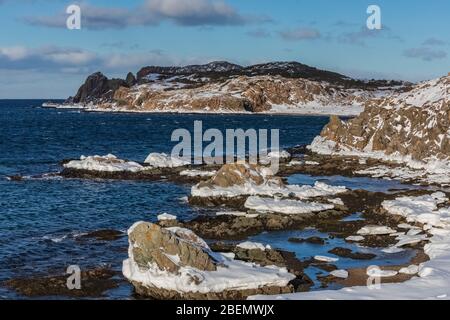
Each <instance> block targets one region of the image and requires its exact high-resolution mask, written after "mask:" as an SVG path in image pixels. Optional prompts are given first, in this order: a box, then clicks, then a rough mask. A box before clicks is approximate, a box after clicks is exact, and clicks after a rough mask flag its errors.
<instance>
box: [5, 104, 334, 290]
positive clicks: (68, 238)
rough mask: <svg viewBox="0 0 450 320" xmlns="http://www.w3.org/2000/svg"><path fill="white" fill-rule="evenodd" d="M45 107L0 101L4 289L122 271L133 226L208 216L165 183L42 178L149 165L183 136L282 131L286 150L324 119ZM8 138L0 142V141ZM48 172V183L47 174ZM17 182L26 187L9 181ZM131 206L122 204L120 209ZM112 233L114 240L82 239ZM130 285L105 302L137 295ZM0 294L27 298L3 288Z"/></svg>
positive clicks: (181, 189) (184, 191) (183, 191)
mask: <svg viewBox="0 0 450 320" xmlns="http://www.w3.org/2000/svg"><path fill="white" fill-rule="evenodd" d="M43 102H44V101H42V100H35V101H33V100H18V101H15V100H2V101H0V128H1V129H0V130H1V131H2V132H1V136H2V140H1V146H2V151H3V152H2V153H1V155H0V192H1V195H2V196H1V201H0V207H1V209H0V211H1V212H2V214H1V215H0V230H1V232H0V245H1V247H2V250H1V256H0V260H1V261H2V264H1V266H0V283H3V281H6V280H8V279H11V278H20V277H30V276H47V275H51V274H61V273H62V274H64V273H65V270H66V268H67V267H68V266H69V265H73V264H77V265H80V266H81V268H82V270H83V269H84V268H95V267H100V266H108V267H109V266H111V267H112V268H113V269H114V270H116V271H119V272H120V270H121V264H122V260H124V259H125V258H126V256H127V252H126V248H127V237H126V235H125V233H123V232H125V231H126V230H127V229H128V228H129V227H130V226H131V225H132V224H133V223H134V222H135V221H139V220H146V221H156V217H157V215H159V214H161V213H164V212H167V213H170V214H175V215H177V216H178V217H179V218H180V219H186V220H189V219H192V218H194V217H196V216H197V215H198V214H199V213H200V212H201V211H202V209H199V208H196V207H191V206H190V205H188V204H187V203H186V201H185V197H186V196H187V195H188V194H189V193H190V186H189V185H180V184H174V183H169V182H161V181H157V182H133V181H95V180H93V181H87V180H77V179H61V178H60V177H49V176H46V175H45V174H48V173H52V172H57V171H59V170H61V168H62V167H61V165H60V162H61V161H62V160H64V159H77V158H79V157H80V155H83V154H84V155H93V154H102V155H103V154H108V153H114V154H116V155H117V156H120V157H122V158H126V159H132V160H136V161H143V160H144V159H145V157H146V156H147V155H148V154H149V153H150V152H169V153H170V150H171V148H172V146H173V145H170V135H171V133H172V131H173V130H174V129H177V128H193V123H194V121H195V120H202V121H203V124H204V127H205V128H218V129H221V130H225V129H227V128H243V129H248V128H267V129H270V128H274V129H280V144H281V147H289V146H294V145H296V144H307V143H309V142H311V141H312V140H313V138H314V137H315V136H316V135H317V134H318V133H319V132H320V130H321V128H322V127H323V126H324V125H325V124H326V123H327V122H328V117H309V116H306V117H305V116H270V115H172V114H127V113H123V114H122V113H121V114H115V113H101V112H95V113H88V112H80V111H78V110H56V109H43V108H41V105H42V103H43ZM3 137H4V138H3ZM43 174H44V176H42V175H43ZM13 175H21V176H24V177H25V178H24V180H23V181H9V180H8V179H7V176H13ZM123 199H126V201H123ZM111 229H112V230H116V231H119V233H121V234H120V236H118V239H117V240H116V241H106V240H100V241H97V239H96V238H92V237H85V235H86V234H88V233H91V232H94V231H99V230H111ZM131 291H132V287H131V285H129V284H128V283H127V282H125V281H123V283H122V284H121V285H120V286H119V287H118V288H116V289H114V290H112V291H110V292H108V295H107V296H108V298H110V299H115V298H126V297H130V296H131V294H132V292H131ZM0 296H1V297H9V298H13V297H14V298H24V297H23V296H21V295H20V294H18V293H16V292H14V291H13V290H10V289H8V288H5V287H4V286H0Z"/></svg>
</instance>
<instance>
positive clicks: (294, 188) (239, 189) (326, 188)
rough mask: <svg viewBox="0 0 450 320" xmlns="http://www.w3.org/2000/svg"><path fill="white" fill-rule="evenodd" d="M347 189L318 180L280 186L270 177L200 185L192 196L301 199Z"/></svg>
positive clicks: (323, 195) (338, 192) (332, 193)
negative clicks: (258, 182)
mask: <svg viewBox="0 0 450 320" xmlns="http://www.w3.org/2000/svg"><path fill="white" fill-rule="evenodd" d="M346 191H347V189H346V188H345V187H343V186H336V187H335V186H330V185H327V184H325V183H323V182H319V181H317V182H316V183H315V184H314V186H309V185H302V186H300V185H285V186H279V185H278V184H275V183H272V181H271V180H270V179H268V180H267V181H266V183H264V184H262V185H256V184H254V183H250V182H247V183H245V184H244V185H235V186H232V187H228V188H221V187H214V188H209V187H203V188H199V187H198V185H196V186H193V187H192V189H191V194H192V196H195V197H205V198H206V197H226V198H232V197H238V196H274V195H281V196H285V197H288V196H291V195H292V196H295V197H297V198H299V199H308V198H314V197H326V196H333V195H336V194H340V193H344V192H346Z"/></svg>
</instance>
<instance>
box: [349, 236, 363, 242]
mask: <svg viewBox="0 0 450 320" xmlns="http://www.w3.org/2000/svg"><path fill="white" fill-rule="evenodd" d="M345 240H346V241H351V242H361V241H364V237H363V236H349V237H347V238H345Z"/></svg>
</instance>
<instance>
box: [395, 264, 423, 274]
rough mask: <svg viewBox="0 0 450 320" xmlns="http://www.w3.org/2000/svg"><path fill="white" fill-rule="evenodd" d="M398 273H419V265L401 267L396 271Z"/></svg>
mask: <svg viewBox="0 0 450 320" xmlns="http://www.w3.org/2000/svg"><path fill="white" fill-rule="evenodd" d="M398 273H401V274H409V275H413V274H418V273H419V266H416V265H414V264H412V265H410V266H409V267H406V268H401V269H400V270H399V271H398Z"/></svg>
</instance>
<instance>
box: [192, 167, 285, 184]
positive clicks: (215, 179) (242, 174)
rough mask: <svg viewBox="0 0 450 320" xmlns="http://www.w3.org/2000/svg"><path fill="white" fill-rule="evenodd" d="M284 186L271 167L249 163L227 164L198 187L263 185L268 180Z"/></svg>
mask: <svg viewBox="0 0 450 320" xmlns="http://www.w3.org/2000/svg"><path fill="white" fill-rule="evenodd" d="M269 179H270V182H271V183H272V184H273V185H277V186H282V185H283V181H282V180H281V179H280V178H278V177H273V173H272V172H271V171H270V169H268V168H265V167H261V166H257V165H252V164H248V163H231V164H225V165H223V166H222V168H220V170H219V171H218V172H217V173H216V174H215V175H214V176H212V177H211V178H210V179H209V180H207V181H204V182H201V183H200V184H199V185H198V188H230V187H233V186H243V185H245V184H252V185H257V186H259V185H262V184H264V183H266V182H268V181H269Z"/></svg>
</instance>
